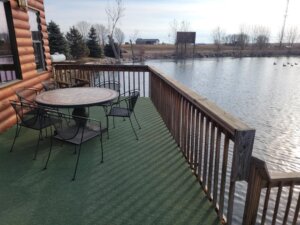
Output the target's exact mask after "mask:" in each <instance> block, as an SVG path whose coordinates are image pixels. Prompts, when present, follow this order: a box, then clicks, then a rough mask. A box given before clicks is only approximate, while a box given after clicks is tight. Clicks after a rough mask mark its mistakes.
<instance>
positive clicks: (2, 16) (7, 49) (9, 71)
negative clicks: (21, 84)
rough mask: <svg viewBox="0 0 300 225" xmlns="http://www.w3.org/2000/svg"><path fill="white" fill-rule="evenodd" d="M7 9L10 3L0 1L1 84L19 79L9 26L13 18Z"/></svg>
mask: <svg viewBox="0 0 300 225" xmlns="http://www.w3.org/2000/svg"><path fill="white" fill-rule="evenodd" d="M5 4H6V5H5ZM7 7H9V5H8V3H4V2H2V1H0V84H2V83H6V82H8V81H12V80H15V79H17V76H16V67H15V64H14V61H15V60H14V56H13V51H12V43H11V35H10V33H11V32H10V29H9V26H8V22H10V21H11V20H10V18H11V17H9V15H7V14H8V13H6V12H7V11H8V10H7Z"/></svg>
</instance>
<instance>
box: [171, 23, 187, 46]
mask: <svg viewBox="0 0 300 225" xmlns="http://www.w3.org/2000/svg"><path fill="white" fill-rule="evenodd" d="M189 29H190V23H189V22H188V21H184V20H182V21H181V22H180V23H179V22H178V21H177V20H176V19H174V20H173V21H172V22H170V33H169V35H168V36H170V37H171V38H172V40H173V42H174V43H176V38H177V32H178V31H188V30H189Z"/></svg>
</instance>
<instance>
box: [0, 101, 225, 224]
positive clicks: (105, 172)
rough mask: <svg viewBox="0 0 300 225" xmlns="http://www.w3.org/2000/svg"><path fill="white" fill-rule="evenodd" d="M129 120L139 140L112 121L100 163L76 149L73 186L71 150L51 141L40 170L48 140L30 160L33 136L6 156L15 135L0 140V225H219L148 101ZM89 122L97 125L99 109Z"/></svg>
mask: <svg viewBox="0 0 300 225" xmlns="http://www.w3.org/2000/svg"><path fill="white" fill-rule="evenodd" d="M136 114H137V117H138V119H139V121H140V123H141V126H142V129H141V130H138V136H139V138H140V140H139V141H136V140H135V137H134V134H133V133H132V130H131V127H130V124H129V121H128V120H127V121H122V119H119V120H116V128H115V129H113V128H112V129H110V139H109V140H108V139H107V138H106V135H104V143H103V146H104V163H103V164H100V148H99V140H98V139H94V140H91V141H90V142H88V143H85V144H84V145H83V149H82V155H81V158H80V162H79V169H78V173H77V180H76V181H75V182H71V177H72V172H73V168H74V164H75V158H76V157H75V156H74V155H73V154H72V153H73V148H74V147H73V146H70V145H67V144H63V145H62V144H61V143H59V142H55V145H54V151H53V154H52V157H51V159H50V162H49V165H48V169H47V170H45V171H42V168H43V166H44V163H45V160H46V156H47V153H48V149H49V138H45V139H44V140H43V141H42V142H41V145H40V151H39V153H38V156H37V160H36V161H33V160H32V156H33V151H34V148H35V144H36V141H37V135H38V133H35V132H34V131H31V130H26V129H23V130H21V134H20V137H19V138H18V139H17V141H16V145H15V148H14V151H13V152H12V153H9V149H10V146H11V143H12V140H13V137H14V132H15V128H12V129H10V130H8V131H7V132H5V133H4V134H1V135H0V143H1V148H0V201H1V204H0V218H1V219H0V224H5V225H10V224H18V225H22V224H24V225H25V224H30V225H34V224H39V225H40V224H43V225H47V224H49V225H50V224H51V225H53V224H55V225H60V224H62V225H66V224H72V225H76V224H78V225H83V224H85V225H86V224H91V225H92V224H93V225H94V224H105V225H107V224H109V225H114V224H124V225H132V224H139V225H140V224H145V225H146V224H155V225H157V224H162V225H167V224H189V225H191V224H198V225H199V224H205V225H211V224H220V223H219V219H218V217H217V214H216V212H215V210H214V207H213V206H212V204H211V202H209V200H208V199H207V197H206V194H205V193H204V192H203V191H202V189H201V187H200V184H199V183H198V181H197V179H196V177H195V176H194V175H193V173H192V171H191V170H190V167H189V165H188V164H187V163H186V161H185V158H184V157H183V156H182V153H181V152H180V150H179V148H178V147H177V145H176V143H175V142H174V140H173V139H172V137H171V135H170V133H169V131H168V129H167V128H166V126H165V125H164V123H163V122H162V119H161V117H160V116H159V114H158V113H157V112H156V110H155V108H154V107H153V105H152V103H151V101H150V99H148V98H140V99H139V101H138V104H137V108H136ZM91 116H92V117H98V118H103V110H102V108H100V107H94V108H91ZM103 121H104V118H103Z"/></svg>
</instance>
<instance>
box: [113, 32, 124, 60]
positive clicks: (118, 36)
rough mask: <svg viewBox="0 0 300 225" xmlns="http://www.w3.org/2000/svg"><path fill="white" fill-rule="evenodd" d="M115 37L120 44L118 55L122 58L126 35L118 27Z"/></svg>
mask: <svg viewBox="0 0 300 225" xmlns="http://www.w3.org/2000/svg"><path fill="white" fill-rule="evenodd" d="M114 37H115V40H116V41H117V42H118V54H119V56H120V55H121V45H122V44H123V42H124V40H125V34H124V32H123V31H122V30H121V29H120V28H118V27H116V28H115V33H114Z"/></svg>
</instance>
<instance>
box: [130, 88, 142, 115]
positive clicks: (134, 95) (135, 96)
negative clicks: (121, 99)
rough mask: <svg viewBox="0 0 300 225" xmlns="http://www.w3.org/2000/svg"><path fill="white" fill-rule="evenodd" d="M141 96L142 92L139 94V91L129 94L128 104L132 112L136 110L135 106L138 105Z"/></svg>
mask: <svg viewBox="0 0 300 225" xmlns="http://www.w3.org/2000/svg"><path fill="white" fill-rule="evenodd" d="M139 96H140V92H139V91H136V90H135V91H131V92H130V93H129V97H128V100H127V102H128V109H129V110H130V111H131V112H132V111H133V110H134V107H135V104H136V102H137V100H138V98H139Z"/></svg>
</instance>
